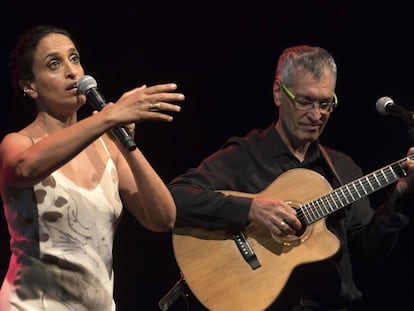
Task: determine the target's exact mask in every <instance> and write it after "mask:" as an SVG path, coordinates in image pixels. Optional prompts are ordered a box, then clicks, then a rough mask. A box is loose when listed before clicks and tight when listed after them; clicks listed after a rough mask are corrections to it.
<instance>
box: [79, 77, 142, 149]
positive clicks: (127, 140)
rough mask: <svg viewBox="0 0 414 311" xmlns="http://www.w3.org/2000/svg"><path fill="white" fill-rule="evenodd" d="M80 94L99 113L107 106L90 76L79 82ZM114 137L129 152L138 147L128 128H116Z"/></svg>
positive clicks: (113, 131) (113, 130)
mask: <svg viewBox="0 0 414 311" xmlns="http://www.w3.org/2000/svg"><path fill="white" fill-rule="evenodd" d="M76 84H77V87H78V92H80V93H81V94H84V95H85V96H86V99H87V100H88V102H89V103H90V104H91V105H92V107H93V108H94V109H96V110H98V111H101V110H102V108H103V107H105V106H106V104H107V101H106V100H105V98H104V97H103V96H102V94H101V93H100V92H99V90H98V88H97V86H98V84H97V83H96V80H95V79H94V78H93V77H91V76H88V75H85V76H83V77H82V78H80V79H79V80H78V81H77V83H76ZM111 131H112V133H113V134H114V136H115V137H116V138H117V139H118V141H119V142H120V143H121V145H122V146H124V147H125V148H127V149H128V150H129V151H133V150H134V149H135V148H136V147H137V145H136V144H135V141H134V138H133V137H132V136H131V134H130V133H129V130H128V129H127V128H126V127H121V126H120V127H115V128H113V129H112V130H111Z"/></svg>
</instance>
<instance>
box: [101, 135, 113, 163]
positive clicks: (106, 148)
mask: <svg viewBox="0 0 414 311" xmlns="http://www.w3.org/2000/svg"><path fill="white" fill-rule="evenodd" d="M99 140H100V141H101V143H102V146H103V148H104V149H105V152H106V155H107V156H108V158H110V157H111V155H110V153H109V150H108V147H107V146H106V144H105V142H104V140H103V138H102V137H99Z"/></svg>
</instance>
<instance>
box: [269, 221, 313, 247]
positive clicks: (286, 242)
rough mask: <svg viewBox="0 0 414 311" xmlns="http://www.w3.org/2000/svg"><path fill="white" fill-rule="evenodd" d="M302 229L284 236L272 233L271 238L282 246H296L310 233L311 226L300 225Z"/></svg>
mask: <svg viewBox="0 0 414 311" xmlns="http://www.w3.org/2000/svg"><path fill="white" fill-rule="evenodd" d="M302 228H303V229H302V230H300V231H297V232H296V234H291V235H287V236H284V237H278V236H275V235H273V234H272V238H273V239H274V240H275V241H276V242H277V243H279V244H282V245H283V246H297V245H299V244H301V243H303V242H305V241H306V240H307V239H308V238H309V237H310V235H311V234H312V230H313V226H312V225H310V226H306V227H302Z"/></svg>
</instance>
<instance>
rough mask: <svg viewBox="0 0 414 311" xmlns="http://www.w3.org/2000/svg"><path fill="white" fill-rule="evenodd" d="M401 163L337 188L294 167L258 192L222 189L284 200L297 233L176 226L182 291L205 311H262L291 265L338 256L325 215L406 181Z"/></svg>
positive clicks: (257, 228)
mask: <svg viewBox="0 0 414 311" xmlns="http://www.w3.org/2000/svg"><path fill="white" fill-rule="evenodd" d="M413 157H414V156H413ZM407 159H413V158H412V157H410V158H408V157H405V158H403V159H401V160H399V161H397V162H394V163H392V164H391V165H389V166H386V167H383V168H381V169H379V170H377V171H374V172H373V173H370V174H368V175H366V176H363V177H361V178H359V179H357V180H355V181H352V182H350V183H348V184H345V185H343V186H340V187H339V188H337V189H335V190H332V187H331V186H330V184H329V183H328V181H327V180H326V179H325V178H324V177H323V176H322V175H320V174H318V173H316V172H314V171H311V170H308V169H303V168H298V169H292V170H289V171H286V172H285V173H283V174H282V175H280V176H279V177H278V178H277V179H275V180H274V181H273V182H272V183H271V184H270V185H269V186H268V187H267V188H266V189H265V190H263V191H262V192H260V193H257V194H248V193H240V192H237V191H227V190H223V191H220V192H222V193H224V194H225V195H235V196H243V197H250V198H254V197H262V198H268V199H282V200H284V201H286V202H288V203H289V204H290V205H291V206H292V207H294V208H296V212H297V215H298V218H299V219H300V221H301V222H302V227H303V230H301V232H297V233H296V234H295V235H291V236H287V237H285V238H283V239H282V238H277V237H276V236H273V235H272V234H271V233H270V232H269V231H267V230H266V229H264V228H262V227H260V226H258V225H255V224H250V225H249V226H247V227H246V228H245V230H243V231H241V232H237V233H230V232H227V231H225V230H206V229H202V228H192V227H176V228H175V229H174V230H173V237H172V242H173V249H174V254H175V258H176V261H177V264H178V266H179V268H180V270H181V272H182V274H183V276H184V277H185V280H186V284H187V286H188V287H189V288H190V290H191V292H192V293H193V294H194V295H195V297H196V298H197V299H198V301H200V303H202V304H203V305H204V306H205V307H206V308H207V309H209V310H211V311H229V310H230V311H232V310H238V311H244V310H246V311H255V310H265V309H266V308H268V307H269V306H270V305H271V304H272V303H273V302H275V301H276V299H277V297H278V296H279V294H280V293H281V291H282V290H283V288H284V286H285V284H286V282H287V281H288V279H289V277H290V275H291V273H292V271H293V270H294V269H295V267H297V266H299V265H303V264H307V263H312V262H316V261H320V260H324V259H327V258H329V257H331V256H333V255H334V254H335V253H336V252H337V251H338V250H339V240H338V239H337V237H336V236H335V235H334V234H333V233H331V232H330V231H329V230H328V229H327V228H326V224H325V218H326V216H328V215H329V214H331V213H334V212H335V211H338V210H339V209H341V208H343V207H345V206H347V205H349V204H351V203H353V202H355V201H357V200H359V199H361V198H363V197H365V196H368V195H370V194H372V193H373V192H375V191H377V190H379V189H382V188H384V187H386V186H387V185H390V184H392V183H394V182H395V181H397V180H398V179H399V178H400V177H402V176H405V175H406V172H405V171H404V169H403V168H402V165H403V163H404V162H405V161H406V160H407Z"/></svg>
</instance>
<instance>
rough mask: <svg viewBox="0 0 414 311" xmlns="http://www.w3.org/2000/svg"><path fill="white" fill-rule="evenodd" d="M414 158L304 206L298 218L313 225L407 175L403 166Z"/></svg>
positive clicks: (342, 187)
mask: <svg viewBox="0 0 414 311" xmlns="http://www.w3.org/2000/svg"><path fill="white" fill-rule="evenodd" d="M413 157H414V156H411V157H406V158H403V159H401V160H399V161H397V162H394V163H392V164H391V165H389V166H386V167H383V168H381V169H379V170H377V171H375V172H373V173H370V174H368V175H365V176H363V177H361V178H359V179H357V180H355V181H352V182H350V183H347V184H345V185H343V186H341V187H339V188H337V189H335V190H334V191H333V192H331V193H328V194H325V195H323V196H321V197H319V198H317V199H315V200H313V201H309V202H307V203H305V204H302V205H301V206H300V207H299V208H298V210H297V213H298V218H299V219H300V220H301V221H302V222H303V223H305V224H307V225H309V224H312V223H314V222H316V221H317V220H319V219H322V218H323V217H325V216H327V215H329V214H331V213H333V212H335V211H337V210H339V209H341V208H343V207H344V206H347V205H349V204H351V203H353V202H355V201H357V200H359V199H362V198H363V197H366V196H368V195H370V194H372V193H374V192H375V191H378V190H380V189H382V188H384V187H386V186H388V185H390V184H392V183H394V182H396V181H397V180H398V179H399V178H400V177H402V176H405V175H406V172H405V171H404V169H403V168H402V164H403V163H404V162H405V161H407V159H411V160H412V159H413Z"/></svg>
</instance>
